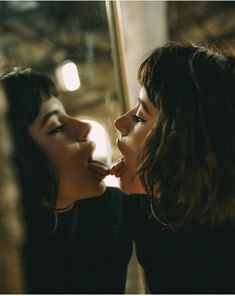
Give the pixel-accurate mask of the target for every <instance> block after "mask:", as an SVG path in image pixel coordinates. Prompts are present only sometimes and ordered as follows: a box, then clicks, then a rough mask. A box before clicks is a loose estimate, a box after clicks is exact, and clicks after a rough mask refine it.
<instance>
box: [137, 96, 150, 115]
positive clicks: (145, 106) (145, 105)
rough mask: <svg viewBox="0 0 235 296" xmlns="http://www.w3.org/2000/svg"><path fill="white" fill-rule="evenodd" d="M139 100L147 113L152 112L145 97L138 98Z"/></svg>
mask: <svg viewBox="0 0 235 296" xmlns="http://www.w3.org/2000/svg"><path fill="white" fill-rule="evenodd" d="M138 102H139V103H140V105H141V106H142V107H143V109H144V111H145V112H146V113H148V114H150V112H149V109H148V107H147V104H146V103H145V101H144V100H143V99H141V98H138Z"/></svg>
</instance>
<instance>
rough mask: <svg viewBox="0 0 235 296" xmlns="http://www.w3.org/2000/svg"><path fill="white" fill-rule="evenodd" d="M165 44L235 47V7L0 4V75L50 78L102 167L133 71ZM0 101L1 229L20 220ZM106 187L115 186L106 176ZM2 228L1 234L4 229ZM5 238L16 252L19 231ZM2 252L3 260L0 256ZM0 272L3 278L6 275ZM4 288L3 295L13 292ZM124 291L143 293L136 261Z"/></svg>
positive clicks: (112, 154) (112, 149) (132, 87)
mask: <svg viewBox="0 0 235 296" xmlns="http://www.w3.org/2000/svg"><path fill="white" fill-rule="evenodd" d="M168 40H175V41H179V40H184V41H185V40H191V41H194V42H196V43H200V44H210V43H214V44H216V45H217V46H220V45H221V44H222V43H226V44H228V45H231V46H232V47H233V48H234V40H235V2H233V1H202V2H201V1H1V2H0V69H1V71H4V70H6V69H9V68H10V67H15V66H21V67H31V68H33V69H34V70H35V71H38V72H41V73H44V74H47V75H49V76H51V77H52V78H53V79H54V80H55V82H56V84H57V86H58V88H59V90H60V93H61V94H60V99H61V100H62V102H63V103H64V105H65V107H66V109H67V112H68V113H69V114H71V115H73V116H76V117H78V118H80V119H83V120H87V121H89V122H91V124H92V126H93V130H92V135H91V137H92V138H93V140H94V141H96V143H97V148H96V151H95V157H96V158H99V159H102V160H105V161H106V162H107V163H108V164H109V165H110V164H111V163H112V162H113V161H114V160H116V159H117V158H118V157H120V154H119V152H118V151H117V148H116V145H115V141H116V138H117V132H116V131H115V129H114V126H113V121H114V119H115V118H116V117H118V116H119V115H121V114H122V113H124V112H125V111H126V110H127V109H128V108H130V107H131V106H133V105H134V104H135V102H136V99H137V94H138V91H139V85H138V82H137V78H136V77H137V69H138V67H139V65H140V63H141V61H143V59H144V58H145V57H146V56H147V55H148V54H149V53H150V52H151V51H152V50H153V49H154V48H155V47H157V46H160V45H163V44H164V43H165V42H166V41H168ZM2 102H3V96H2V95H1V100H0V121H1V122H2V126H1V130H0V133H1V134H0V136H1V142H0V154H1V155H0V163H1V164H2V166H1V167H2V168H4V167H5V168H6V170H4V169H2V173H1V174H0V185H2V186H0V187H1V188H2V189H1V195H2V196H3V198H2V200H4V198H5V200H6V201H8V200H10V202H8V203H7V205H8V207H9V208H10V209H11V210H10V211H9V212H8V213H9V217H10V218H9V217H8V218H9V219H8V218H6V217H5V216H4V217H2V215H0V217H1V218H0V228H1V229H8V224H7V223H9V222H8V221H12V219H18V220H20V218H17V215H15V214H14V211H15V207H14V205H15V203H16V200H17V194H16V193H15V191H16V190H15V191H14V190H8V189H9V188H10V187H9V186H13V185H9V184H14V183H15V181H14V172H12V173H4V172H5V171H7V172H8V171H11V167H10V165H9V163H8V162H7V159H8V157H9V153H10V152H9V153H6V148H5V143H6V142H7V141H8V140H7V137H8V136H7V133H6V132H5V129H4V126H5V128H6V129H7V125H6V123H5V122H4V120H3V119H4V110H5V109H4V108H5V107H4V106H5V105H4V104H3V103H2ZM7 143H8V142H7ZM4 149H5V150H4ZM7 151H10V150H9V149H8V150H7ZM106 183H107V185H113V186H118V185H117V182H116V180H115V179H114V178H110V177H109V178H107V179H106ZM11 188H13V187H11ZM15 188H17V187H15ZM12 195H13V196H14V198H13V197H12ZM1 203H3V201H1ZM5 206H6V205H4V207H5ZM0 210H1V204H0ZM18 220H16V221H18ZM15 224H17V223H15ZM17 225H18V224H17ZM16 228H17V227H16ZM1 229H0V233H6V232H7V231H5V232H2V231H1ZM8 232H9V231H8ZM11 233H12V238H11V235H9V233H8V235H7V240H9V241H11V240H13V241H14V243H13V244H12V243H11V246H12V248H13V249H14V246H15V249H17V246H18V244H19V241H20V234H19V233H20V230H19V229H17V230H15V232H14V231H13V232H11ZM2 242H3V244H5V242H6V238H5V236H4V235H3V234H1V237H0V248H1V244H2ZM16 253H17V252H16ZM2 254H3V257H4V252H2ZM1 256H2V255H1ZM1 262H2V259H1V258H0V263H1ZM14 262H17V260H16V261H14ZM14 262H12V263H9V264H11V266H12V264H16V263H14ZM7 264H8V263H7ZM0 271H1V269H0ZM4 275H5V276H6V277H7V273H4ZM1 276H2V275H1ZM15 277H16V278H17V272H16V275H15ZM16 282H17V280H16ZM5 283H6V285H7V282H5ZM19 286H20V284H19ZM11 289H12V288H10V290H9V292H13V293H15V292H16V290H14V291H11ZM19 289H20V288H19ZM0 290H1V285H0ZM0 292H1V291H0ZM126 292H127V293H129V294H130V293H146V292H147V290H146V287H145V282H144V277H143V274H142V271H141V269H140V268H139V267H138V265H137V263H136V260H135V258H133V260H132V262H131V264H130V268H129V276H128V283H127V290H126Z"/></svg>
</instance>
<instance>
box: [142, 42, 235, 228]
mask: <svg viewBox="0 0 235 296" xmlns="http://www.w3.org/2000/svg"><path fill="white" fill-rule="evenodd" d="M138 78H139V81H140V83H141V85H142V86H144V87H145V89H146V92H147V95H148V98H149V99H150V101H151V102H152V103H153V105H154V106H155V107H157V108H158V109H159V112H160V113H159V119H158V122H157V123H156V126H155V128H154V129H153V131H152V132H151V134H150V136H149V137H148V139H147V141H146V145H145V147H144V150H143V154H142V157H141V164H140V166H139V175H140V179H141V181H142V183H143V184H144V187H145V189H146V192H148V193H149V194H150V196H151V197H152V203H153V209H154V211H155V213H156V215H158V217H159V219H160V220H162V221H165V222H166V223H168V224H169V225H173V226H175V225H182V224H183V225H188V224H196V225H198V224H204V223H207V224H209V225H222V224H223V223H225V222H226V221H230V222H231V221H232V222H233V223H234V217H235V156H234V155H235V154H234V153H235V139H234V131H235V58H234V56H233V55H232V54H230V55H228V54H223V53H222V52H218V51H216V50H214V49H213V50H212V49H208V48H204V47H200V46H196V45H193V44H177V43H173V42H170V43H168V44H166V45H165V46H163V47H160V48H157V49H156V50H155V51H154V52H153V53H152V54H151V55H150V56H149V57H148V58H147V59H146V60H145V61H144V62H143V63H142V64H141V66H140V68H139V71H138Z"/></svg>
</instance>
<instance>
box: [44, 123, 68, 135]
mask: <svg viewBox="0 0 235 296" xmlns="http://www.w3.org/2000/svg"><path fill="white" fill-rule="evenodd" d="M64 128H65V124H61V125H59V126H57V127H56V128H54V129H52V130H51V131H49V132H48V133H47V135H55V134H58V133H61V132H63V130H64Z"/></svg>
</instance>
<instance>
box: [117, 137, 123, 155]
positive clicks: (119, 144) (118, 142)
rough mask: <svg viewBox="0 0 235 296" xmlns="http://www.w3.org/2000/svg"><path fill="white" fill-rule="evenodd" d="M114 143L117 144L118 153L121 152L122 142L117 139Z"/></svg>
mask: <svg viewBox="0 0 235 296" xmlns="http://www.w3.org/2000/svg"><path fill="white" fill-rule="evenodd" d="M116 143H117V147H118V149H119V150H120V152H122V146H123V142H122V140H121V139H120V138H117V141H116Z"/></svg>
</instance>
